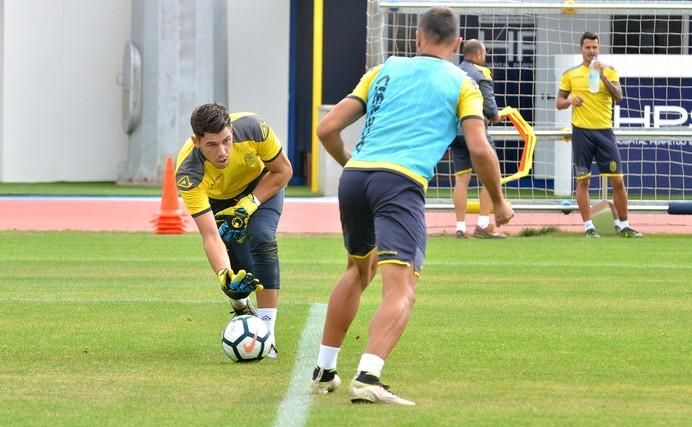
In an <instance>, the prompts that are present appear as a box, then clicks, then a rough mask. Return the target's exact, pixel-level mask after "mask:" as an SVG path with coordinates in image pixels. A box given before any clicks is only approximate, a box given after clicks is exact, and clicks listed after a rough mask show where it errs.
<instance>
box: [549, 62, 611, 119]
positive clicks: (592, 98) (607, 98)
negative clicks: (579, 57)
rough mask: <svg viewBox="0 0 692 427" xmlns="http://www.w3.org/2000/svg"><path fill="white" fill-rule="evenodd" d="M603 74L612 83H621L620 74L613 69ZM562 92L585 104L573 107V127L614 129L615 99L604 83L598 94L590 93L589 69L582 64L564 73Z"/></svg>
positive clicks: (606, 69)
mask: <svg viewBox="0 0 692 427" xmlns="http://www.w3.org/2000/svg"><path fill="white" fill-rule="evenodd" d="M603 73H605V76H606V77H607V78H608V80H609V81H611V82H616V83H619V82H620V74H619V73H618V72H617V71H616V70H615V68H613V67H606V68H604V69H603ZM560 90H561V91H563V92H567V93H570V94H571V95H572V96H580V97H581V98H582V99H583V100H584V103H583V104H582V105H580V106H578V107H575V106H572V125H574V126H576V127H579V128H583V129H610V128H612V127H613V97H612V96H611V95H610V92H608V89H606V87H605V85H604V84H603V82H602V81H599V89H598V93H591V92H589V67H588V66H586V65H584V64H581V65H578V66H576V67H574V68H570V69H569V70H567V71H565V72H564V73H562V77H561V78H560Z"/></svg>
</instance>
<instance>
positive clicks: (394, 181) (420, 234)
mask: <svg viewBox="0 0 692 427" xmlns="http://www.w3.org/2000/svg"><path fill="white" fill-rule="evenodd" d="M339 212H340V214H341V228H342V231H343V235H344V246H345V247H346V250H347V251H348V253H349V255H351V256H354V257H364V256H367V255H368V254H369V253H370V252H372V250H373V249H375V248H377V259H378V262H379V263H380V264H382V263H396V264H405V265H410V266H411V267H412V268H413V270H414V271H415V272H417V273H419V272H420V270H421V268H422V267H423V260H424V258H425V245H426V238H427V236H426V227H425V195H424V192H423V188H422V187H421V186H420V184H418V183H417V182H415V181H412V180H411V179H409V178H406V177H404V176H403V175H399V174H397V173H395V172H390V171H382V170H372V171H371V170H357V169H344V171H343V173H342V174H341V179H340V180H339Z"/></svg>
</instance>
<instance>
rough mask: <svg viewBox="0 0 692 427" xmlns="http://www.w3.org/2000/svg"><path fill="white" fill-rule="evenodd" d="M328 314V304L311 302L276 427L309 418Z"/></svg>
mask: <svg viewBox="0 0 692 427" xmlns="http://www.w3.org/2000/svg"><path fill="white" fill-rule="evenodd" d="M326 315H327V305H326V304H312V305H311V306H310V313H309V314H308V319H307V321H306V322H305V327H304V328H303V333H302V334H301V335H300V342H299V343H298V352H297V354H296V358H295V360H296V362H295V365H294V366H293V374H292V375H291V383H290V384H289V385H288V390H287V391H286V396H284V399H283V400H282V401H281V405H280V406H279V412H278V413H277V414H276V421H275V422H274V426H275V427H302V426H304V425H305V422H306V421H307V419H308V414H309V413H310V403H311V402H312V395H311V394H310V393H309V392H308V387H309V385H310V381H311V378H312V370H313V369H314V367H315V362H316V360H317V359H316V357H317V349H318V348H319V344H320V339H321V337H322V325H324V318H325V316H326Z"/></svg>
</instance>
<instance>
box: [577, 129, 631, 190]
mask: <svg viewBox="0 0 692 427" xmlns="http://www.w3.org/2000/svg"><path fill="white" fill-rule="evenodd" d="M594 157H595V158H596V165H598V170H599V171H600V172H601V175H606V176H608V175H610V176H622V160H621V159H620V151H619V150H618V145H617V142H616V140H615V134H614V133H613V130H612V129H583V128H578V127H572V161H573V162H574V169H575V174H576V176H577V179H585V178H588V177H590V176H591V163H592V162H593V160H594Z"/></svg>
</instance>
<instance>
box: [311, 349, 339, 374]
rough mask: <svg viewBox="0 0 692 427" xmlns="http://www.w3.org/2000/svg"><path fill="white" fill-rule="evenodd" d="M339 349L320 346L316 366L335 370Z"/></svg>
mask: <svg viewBox="0 0 692 427" xmlns="http://www.w3.org/2000/svg"><path fill="white" fill-rule="evenodd" d="M339 350H341V348H339V347H329V346H328V345H324V344H320V353H319V354H318V355H317V366H319V367H320V368H322V369H327V370H329V369H336V359H337V357H339Z"/></svg>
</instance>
